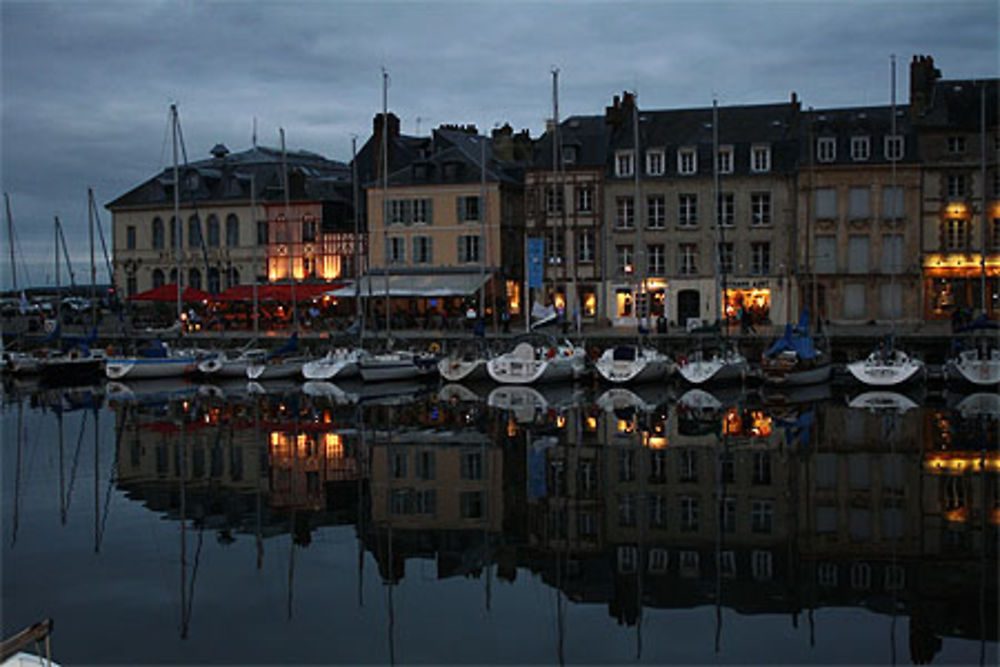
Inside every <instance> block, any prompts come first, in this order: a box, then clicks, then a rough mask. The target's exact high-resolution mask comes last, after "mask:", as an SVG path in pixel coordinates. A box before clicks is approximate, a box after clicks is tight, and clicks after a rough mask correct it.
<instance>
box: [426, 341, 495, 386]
mask: <svg viewBox="0 0 1000 667" xmlns="http://www.w3.org/2000/svg"><path fill="white" fill-rule="evenodd" d="M488 361H489V357H488V351H487V350H486V349H484V346H482V345H477V344H468V343H467V344H464V345H458V346H457V347H456V348H455V349H454V350H452V351H451V352H450V353H449V354H448V355H447V356H446V357H444V358H443V359H441V360H440V361H438V372H439V373H440V374H441V377H442V378H444V379H445V380H446V381H447V382H475V381H476V380H485V379H488V378H489V374H488V373H487V372H486V363H487V362H488Z"/></svg>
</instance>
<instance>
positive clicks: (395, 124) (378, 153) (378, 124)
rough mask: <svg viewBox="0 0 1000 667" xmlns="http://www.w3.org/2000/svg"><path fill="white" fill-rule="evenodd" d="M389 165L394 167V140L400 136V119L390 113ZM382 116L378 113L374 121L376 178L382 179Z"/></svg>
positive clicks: (373, 138)
mask: <svg viewBox="0 0 1000 667" xmlns="http://www.w3.org/2000/svg"><path fill="white" fill-rule="evenodd" d="M388 120H389V122H388V123H387V125H388V129H389V135H388V136H389V146H388V148H389V150H388V153H389V165H390V166H391V165H392V140H393V139H395V138H397V137H398V136H399V118H398V117H397V116H396V114H394V113H392V112H391V111H390V112H389V115H388ZM382 126H383V121H382V114H381V113H377V114H375V117H374V118H373V119H372V142H373V143H372V146H373V148H374V149H375V160H374V163H375V178H379V179H380V178H382Z"/></svg>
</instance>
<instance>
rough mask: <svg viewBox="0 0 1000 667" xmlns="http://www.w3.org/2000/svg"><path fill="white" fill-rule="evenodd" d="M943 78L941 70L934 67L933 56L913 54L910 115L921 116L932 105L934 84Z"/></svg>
mask: <svg viewBox="0 0 1000 667" xmlns="http://www.w3.org/2000/svg"><path fill="white" fill-rule="evenodd" d="M940 78H941V70H939V69H937V68H936V67H934V58H932V57H931V56H913V60H911V61H910V116H911V118H913V119H914V120H916V119H918V118H920V116H922V115H923V114H924V112H925V111H926V110H927V107H929V106H930V103H931V98H932V97H933V95H934V84H935V83H937V80H938V79H940Z"/></svg>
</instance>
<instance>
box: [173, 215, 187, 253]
mask: <svg viewBox="0 0 1000 667" xmlns="http://www.w3.org/2000/svg"><path fill="white" fill-rule="evenodd" d="M177 232H178V229H177V218H170V248H171V250H176V249H177V242H178V239H177ZM180 243H181V245H183V244H184V239H183V238H181V239H180Z"/></svg>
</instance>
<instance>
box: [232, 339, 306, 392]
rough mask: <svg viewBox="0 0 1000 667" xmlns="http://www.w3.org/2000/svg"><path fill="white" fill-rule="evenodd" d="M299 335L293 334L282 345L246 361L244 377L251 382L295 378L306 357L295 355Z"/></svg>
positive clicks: (298, 374)
mask: <svg viewBox="0 0 1000 667" xmlns="http://www.w3.org/2000/svg"><path fill="white" fill-rule="evenodd" d="M298 351H299V333H298V332H297V331H296V332H295V333H293V334H292V335H291V336H290V337H289V339H288V340H287V341H286V342H285V344H284V345H282V346H281V347H279V348H277V349H276V350H272V351H271V352H267V353H265V354H263V355H260V356H256V358H252V359H250V360H249V361H248V363H247V367H246V376H247V377H248V378H250V379H251V380H283V379H288V378H297V377H299V376H300V375H301V373H302V365H303V364H305V363H306V362H307V361H308V357H306V356H303V355H300V354H297V353H298Z"/></svg>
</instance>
